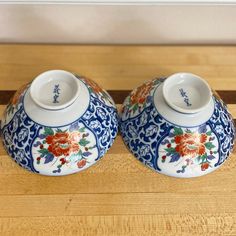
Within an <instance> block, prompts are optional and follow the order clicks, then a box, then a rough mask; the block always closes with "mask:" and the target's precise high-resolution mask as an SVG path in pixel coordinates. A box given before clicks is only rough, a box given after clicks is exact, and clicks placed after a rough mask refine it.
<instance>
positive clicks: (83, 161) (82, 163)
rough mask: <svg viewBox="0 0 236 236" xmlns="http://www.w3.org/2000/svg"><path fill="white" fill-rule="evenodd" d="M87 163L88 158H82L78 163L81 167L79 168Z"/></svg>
mask: <svg viewBox="0 0 236 236" xmlns="http://www.w3.org/2000/svg"><path fill="white" fill-rule="evenodd" d="M85 165H86V160H85V159H82V160H80V161H79V162H78V163H77V166H78V167H79V168H82V167H84V166H85Z"/></svg>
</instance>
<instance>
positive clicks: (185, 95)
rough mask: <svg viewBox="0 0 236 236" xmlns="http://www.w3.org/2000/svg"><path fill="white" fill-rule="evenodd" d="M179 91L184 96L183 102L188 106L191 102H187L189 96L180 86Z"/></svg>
mask: <svg viewBox="0 0 236 236" xmlns="http://www.w3.org/2000/svg"><path fill="white" fill-rule="evenodd" d="M179 91H180V95H181V96H182V97H183V98H184V102H185V103H186V105H187V106H188V107H191V106H192V104H191V103H190V102H189V97H188V95H187V93H186V92H185V91H184V90H183V89H182V88H180V89H179Z"/></svg>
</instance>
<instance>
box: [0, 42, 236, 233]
mask: <svg viewBox="0 0 236 236" xmlns="http://www.w3.org/2000/svg"><path fill="white" fill-rule="evenodd" d="M49 69H65V70H69V71H72V72H77V73H79V74H82V75H86V76H88V77H90V78H92V79H94V80H95V81H96V82H98V83H99V84H100V85H101V86H102V87H104V88H105V89H107V90H109V92H110V93H111V95H112V96H113V97H114V100H115V101H116V103H117V104H118V107H120V103H121V102H122V101H123V99H124V97H125V96H126V95H127V94H128V92H129V91H130V90H131V89H133V88H135V87H136V86H138V85H140V84H141V83H142V82H144V81H146V80H149V79H152V78H154V77H162V76H167V75H170V74H172V73H175V72H181V71H188V72H192V73H196V74H198V75H200V76H202V77H203V78H205V79H206V80H207V81H208V82H209V84H210V85H211V86H212V88H213V89H215V90H217V91H218V92H219V93H220V94H221V96H222V97H223V99H224V100H225V102H227V103H228V105H229V109H230V111H231V112H232V114H233V116H234V118H236V47H234V46H83V45H81V46H77V45H67V46H66V45H0V113H2V112H3V110H4V108H5V105H6V103H7V102H8V100H9V98H10V96H12V94H13V93H14V91H15V90H16V89H17V88H19V87H20V86H21V85H23V84H25V83H27V82H29V81H30V80H32V79H33V78H34V77H35V76H37V75H38V74H39V73H41V72H43V71H45V70H49ZM0 186H1V187H0V235H4V236H5V235H10V236H11V235H17V236H21V235H23V236H25V235H66V236H67V235H148V236H149V235H174V236H179V235H186V236H191V235H201V236H205V235H212V236H217V235H236V154H232V155H231V157H230V158H229V159H228V160H227V161H226V163H225V164H224V165H223V166H222V167H221V168H220V169H218V170H217V171H215V172H213V173H211V174H209V175H207V176H204V177H199V178H193V179H176V178H171V177H167V176H164V175H161V174H157V173H154V172H153V171H151V170H149V169H148V168H146V167H145V166H143V165H142V164H141V163H140V162H139V161H137V160H136V159H135V158H134V157H133V156H132V155H131V154H130V153H129V152H128V150H127V149H126V147H125V145H124V144H123V142H122V139H121V137H120V136H119V135H118V137H117V138H116V140H115V143H114V145H113V146H112V148H111V149H110V150H109V151H108V153H107V154H106V155H105V156H104V158H103V159H102V160H101V161H99V162H98V163H97V164H96V165H94V166H93V167H91V168H89V169H87V170H85V171H83V172H81V173H78V174H74V175H70V176H65V177H46V176H40V175H36V174H31V173H30V172H27V171H26V170H23V169H22V168H20V167H18V166H17V165H16V164H15V163H14V162H13V161H12V160H11V159H10V158H9V157H8V155H7V154H6V152H5V150H4V149H3V147H2V144H1V145H0Z"/></svg>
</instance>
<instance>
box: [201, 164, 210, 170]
mask: <svg viewBox="0 0 236 236" xmlns="http://www.w3.org/2000/svg"><path fill="white" fill-rule="evenodd" d="M209 166H210V165H209V163H207V162H205V163H203V164H202V165H201V170H202V171H204V170H206V169H208V167H209Z"/></svg>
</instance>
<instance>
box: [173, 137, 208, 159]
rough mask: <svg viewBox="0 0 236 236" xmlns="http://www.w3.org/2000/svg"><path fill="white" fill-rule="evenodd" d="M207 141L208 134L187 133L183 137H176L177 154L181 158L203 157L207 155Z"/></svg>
mask: <svg viewBox="0 0 236 236" xmlns="http://www.w3.org/2000/svg"><path fill="white" fill-rule="evenodd" d="M206 141H207V135H206V134H199V133H185V134H183V135H177V136H176V137H175V143H176V144H177V145H176V147H175V150H176V152H178V153H179V154H180V156H186V155H189V156H191V157H195V156H197V155H198V156H199V155H203V154H204V153H205V151H206V150H205V145H204V143H205V142H206Z"/></svg>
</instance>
